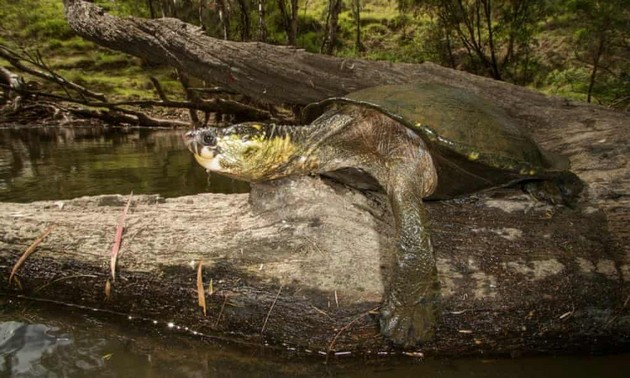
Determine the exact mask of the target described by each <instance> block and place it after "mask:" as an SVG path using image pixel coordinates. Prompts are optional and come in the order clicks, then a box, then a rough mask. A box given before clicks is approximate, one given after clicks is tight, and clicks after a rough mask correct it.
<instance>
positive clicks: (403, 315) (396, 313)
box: [380, 297, 438, 347]
mask: <svg viewBox="0 0 630 378" xmlns="http://www.w3.org/2000/svg"><path fill="white" fill-rule="evenodd" d="M396 302H397V301H396V300H395V299H393V298H391V297H390V298H389V300H388V301H387V302H386V303H385V304H384V305H383V308H382V310H381V319H380V325H381V334H382V335H383V336H385V337H386V338H388V339H390V340H391V341H392V342H393V343H394V344H395V345H398V346H401V347H413V346H416V345H417V344H418V343H425V342H428V341H430V340H431V339H432V338H433V336H434V334H435V325H436V322H437V312H438V311H437V309H438V304H437V301H435V300H434V301H426V300H421V301H418V302H416V303H414V304H412V305H404V304H402V303H396ZM423 302H424V303H423Z"/></svg>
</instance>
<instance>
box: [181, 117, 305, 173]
mask: <svg viewBox="0 0 630 378" xmlns="http://www.w3.org/2000/svg"><path fill="white" fill-rule="evenodd" d="M282 128H283V127H282V126H277V125H274V124H260V123H253V122H248V123H241V124H238V125H233V126H230V127H226V128H217V127H207V128H201V129H197V130H194V131H190V132H188V133H186V134H185V135H184V141H185V143H186V145H187V147H188V149H189V150H190V151H191V152H192V153H193V154H194V156H195V159H196V160H197V162H198V163H199V164H200V165H201V166H203V167H204V168H206V170H207V171H208V172H217V173H220V174H223V175H226V176H230V177H233V178H236V179H240V180H245V181H259V180H265V179H271V178H277V177H282V176H286V175H287V174H288V173H289V172H286V167H287V166H288V165H289V164H288V163H289V162H290V161H291V159H292V158H293V157H294V156H295V152H296V146H295V144H294V143H293V142H292V140H291V136H290V135H289V134H288V133H286V132H280V131H279V130H280V129H282Z"/></svg>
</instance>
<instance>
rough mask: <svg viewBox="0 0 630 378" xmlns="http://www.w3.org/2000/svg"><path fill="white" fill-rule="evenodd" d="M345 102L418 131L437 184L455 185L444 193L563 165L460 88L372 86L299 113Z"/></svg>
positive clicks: (521, 177) (537, 174) (506, 117)
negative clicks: (435, 170) (433, 164)
mask: <svg viewBox="0 0 630 378" xmlns="http://www.w3.org/2000/svg"><path fill="white" fill-rule="evenodd" d="M347 104H353V105H360V106H366V107H370V108H373V109H376V110H378V111H380V112H382V113H384V114H386V115H388V116H389V117H391V118H392V119H394V120H396V121H398V122H399V123H400V124H402V125H404V126H406V127H408V128H410V129H412V130H414V131H415V132H416V133H417V134H419V135H420V136H421V137H422V138H423V139H424V141H425V142H426V144H427V146H428V147H429V149H430V150H431V151H432V155H433V157H434V161H436V164H437V165H438V169H439V170H441V171H442V172H439V171H438V175H439V177H440V179H439V181H440V182H441V183H442V184H440V185H439V186H441V187H442V189H444V187H445V186H455V187H456V188H452V189H450V192H452V193H447V195H446V196H448V197H450V196H452V195H456V194H460V193H464V192H470V191H474V190H478V189H480V188H483V187H491V186H500V185H505V184H508V183H511V182H517V181H521V180H524V179H528V178H529V179H531V178H537V177H541V178H545V176H548V175H549V173H550V172H552V171H560V170H565V169H567V168H568V160H566V159H565V158H563V157H561V156H556V155H554V154H550V153H548V152H544V151H543V150H541V149H540V148H539V147H538V145H537V144H536V143H535V142H534V141H533V140H532V139H531V138H530V137H529V136H527V135H526V134H525V133H524V132H523V131H522V130H521V129H520V128H519V127H518V126H517V123H516V121H515V120H514V119H512V118H511V117H510V116H509V115H508V114H507V113H506V112H505V111H503V110H502V109H501V108H499V107H498V106H496V105H494V104H493V103H491V102H490V101H488V100H486V99H483V98H481V97H479V96H477V95H475V94H473V93H471V92H468V91H466V90H463V89H460V88H454V87H450V86H445V85H441V84H430V83H429V84H427V83H422V84H420V83H416V84H406V85H384V86H378V87H372V88H367V89H363V90H360V91H357V92H353V93H350V94H348V95H347V96H345V97H335V98H330V99H327V100H324V101H322V102H319V103H315V104H311V105H309V106H307V107H306V108H305V109H304V112H303V116H304V118H305V121H307V122H310V121H312V120H313V119H314V118H316V117H317V116H318V115H320V114H322V113H323V112H324V111H325V110H326V109H328V108H330V107H333V106H344V105H347ZM445 173H446V174H445ZM462 180H464V182H465V183H466V184H465V185H462V184H461V183H460V182H461V181H462ZM445 182H448V183H449V184H448V185H443V184H444V183H445ZM442 192H444V190H442ZM446 192H449V190H448V189H447V190H446Z"/></svg>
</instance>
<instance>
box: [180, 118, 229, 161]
mask: <svg viewBox="0 0 630 378" xmlns="http://www.w3.org/2000/svg"><path fill="white" fill-rule="evenodd" d="M183 138H184V143H185V144H186V147H188V150H190V152H192V153H193V155H194V157H195V160H197V162H198V163H199V164H200V165H201V166H202V167H204V168H206V170H207V171H220V170H221V166H220V164H219V160H220V159H219V155H220V153H221V149H220V148H219V146H217V137H216V130H215V129H213V128H205V129H197V130H193V131H189V132H187V133H186V134H184V136H183Z"/></svg>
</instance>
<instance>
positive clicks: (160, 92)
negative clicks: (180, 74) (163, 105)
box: [149, 76, 168, 102]
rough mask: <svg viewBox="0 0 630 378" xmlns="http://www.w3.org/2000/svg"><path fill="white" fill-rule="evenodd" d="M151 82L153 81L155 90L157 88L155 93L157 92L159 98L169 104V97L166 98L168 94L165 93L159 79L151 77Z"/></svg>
mask: <svg viewBox="0 0 630 378" xmlns="http://www.w3.org/2000/svg"><path fill="white" fill-rule="evenodd" d="M149 80H151V83H152V84H153V88H155V91H156V92H157V94H158V96H159V97H160V99H161V100H162V101H164V102H168V97H166V93H164V89H163V88H162V84H160V82H159V81H158V79H157V78H156V77H154V76H151V77H149Z"/></svg>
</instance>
